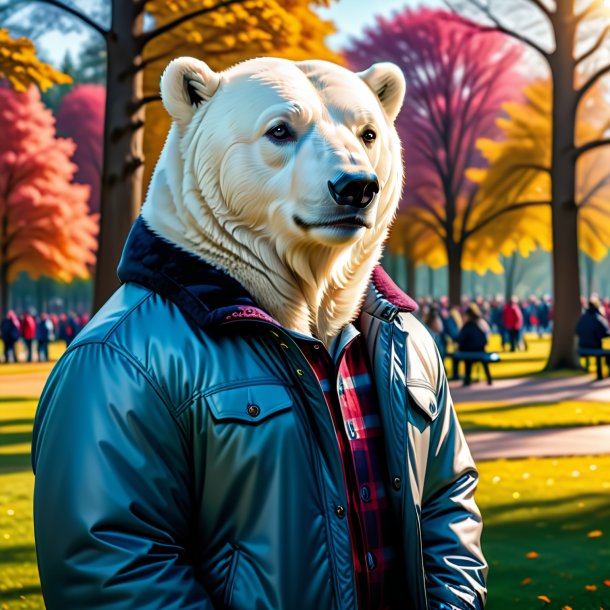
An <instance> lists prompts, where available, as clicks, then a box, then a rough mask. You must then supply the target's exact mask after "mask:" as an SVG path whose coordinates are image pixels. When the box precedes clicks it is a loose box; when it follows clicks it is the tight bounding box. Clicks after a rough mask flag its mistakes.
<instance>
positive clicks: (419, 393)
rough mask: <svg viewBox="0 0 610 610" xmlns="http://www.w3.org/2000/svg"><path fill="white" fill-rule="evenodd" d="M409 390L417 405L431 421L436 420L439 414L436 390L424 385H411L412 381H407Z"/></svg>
mask: <svg viewBox="0 0 610 610" xmlns="http://www.w3.org/2000/svg"><path fill="white" fill-rule="evenodd" d="M407 390H408V391H409V395H410V396H411V399H412V400H413V402H414V403H415V405H416V406H417V407H418V408H419V409H420V410H421V411H423V412H424V413H425V414H426V415H427V416H428V417H429V418H430V420H431V421H434V420H435V419H436V418H437V416H438V404H437V402H436V394H435V393H434V391H433V390H432V389H431V388H428V387H424V386H422V385H415V384H414V385H411V384H410V383H407Z"/></svg>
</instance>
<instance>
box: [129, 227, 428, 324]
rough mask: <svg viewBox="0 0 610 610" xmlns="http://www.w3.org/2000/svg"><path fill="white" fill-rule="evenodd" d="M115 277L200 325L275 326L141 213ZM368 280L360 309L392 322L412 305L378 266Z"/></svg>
mask: <svg viewBox="0 0 610 610" xmlns="http://www.w3.org/2000/svg"><path fill="white" fill-rule="evenodd" d="M118 276H119V279H120V281H121V283H125V282H135V283H136V284H140V285H142V286H144V287H146V288H149V289H150V290H152V291H153V292H156V293H157V294H159V295H161V296H162V297H164V298H167V299H168V300H170V301H172V302H173V303H175V304H176V305H177V306H178V307H179V308H180V309H181V310H183V311H184V312H186V313H188V314H189V315H190V316H191V317H192V318H194V320H195V321H196V322H197V323H198V324H199V325H200V326H202V327H208V326H210V325H214V324H221V323H225V322H231V321H236V320H248V319H250V320H252V319H258V320H263V321H265V322H269V323H271V324H275V325H277V326H279V325H280V324H279V322H277V321H276V320H274V319H273V318H272V317H271V316H270V315H269V314H267V313H266V312H265V311H263V310H262V309H261V308H260V307H258V306H257V305H256V303H255V301H254V299H253V298H252V297H251V296H250V294H249V293H248V292H247V291H246V289H245V288H244V287H243V286H242V285H241V284H240V283H239V282H237V281H236V280H234V279H233V278H232V277H230V276H229V275H227V274H226V273H225V272H224V271H222V270H220V269H218V268H216V267H214V266H213V265H211V264H210V263H208V262H206V261H204V260H203V259H202V258H200V257H198V256H196V255H194V254H191V253H190V252H187V251H186V250H183V249H182V248H179V247H178V246H176V245H174V244H172V243H171V242H169V241H167V240H165V239H164V238H162V237H160V236H159V235H157V234H156V233H154V232H153V231H152V230H151V229H150V228H149V227H148V225H147V224H146V222H145V221H144V219H143V218H142V217H141V216H140V217H138V219H137V220H136V222H135V223H134V225H133V227H132V229H131V231H130V233H129V236H128V238H127V242H126V244H125V248H124V250H123V255H122V257H121V261H120V263H119V268H118ZM371 280H372V281H371V285H370V286H369V290H368V293H367V295H366V298H365V302H364V306H363V310H364V311H367V312H368V313H370V314H371V315H373V316H376V317H380V318H382V319H384V320H392V319H393V318H394V317H395V316H396V315H397V314H398V312H400V311H415V310H416V309H417V305H416V303H415V302H414V301H413V299H411V298H410V297H408V296H407V295H406V294H404V293H403V292H402V291H401V290H400V288H398V286H396V284H395V283H394V282H393V281H392V280H391V279H390V277H389V276H388V274H387V273H386V272H385V271H384V270H383V268H382V267H381V266H380V265H377V266H376V267H375V270H374V271H373V275H372V278H371Z"/></svg>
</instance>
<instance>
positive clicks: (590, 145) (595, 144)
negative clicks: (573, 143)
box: [574, 138, 610, 159]
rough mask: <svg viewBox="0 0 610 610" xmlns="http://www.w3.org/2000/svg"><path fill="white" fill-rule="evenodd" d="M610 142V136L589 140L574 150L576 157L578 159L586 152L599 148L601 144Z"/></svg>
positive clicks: (604, 144) (605, 144)
mask: <svg viewBox="0 0 610 610" xmlns="http://www.w3.org/2000/svg"><path fill="white" fill-rule="evenodd" d="M608 144H610V138H602V139H601V140H592V141H591V142H587V143H586V144H583V145H582V146H579V147H578V148H576V149H575V150H574V157H575V158H576V159H578V157H580V156H581V155H583V154H584V153H586V152H588V151H590V150H594V149H596V148H599V147H600V146H607V145H608Z"/></svg>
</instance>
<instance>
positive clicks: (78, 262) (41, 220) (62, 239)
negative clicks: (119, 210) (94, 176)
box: [0, 86, 98, 315]
mask: <svg viewBox="0 0 610 610" xmlns="http://www.w3.org/2000/svg"><path fill="white" fill-rule="evenodd" d="M0 133H1V134H2V137H1V138H0V314H2V315H4V313H5V312H6V310H7V308H8V301H9V286H10V284H11V282H12V281H13V280H14V279H15V277H16V276H17V274H18V273H20V272H22V271H26V272H27V273H29V274H30V275H31V276H32V277H33V278H37V277H39V276H41V275H46V276H49V277H52V278H55V279H59V280H63V281H70V280H72V279H73V278H74V277H82V278H84V277H87V276H88V275H89V268H88V265H92V264H93V263H94V262H95V256H94V251H95V248H96V245H97V244H96V235H97V231H98V223H97V216H94V215H91V214H90V213H89V209H88V206H87V199H88V196H89V187H87V186H84V185H81V184H73V183H72V177H73V176H74V172H75V171H76V169H77V168H76V165H74V163H72V162H71V161H70V157H71V156H72V154H73V153H74V149H75V145H74V143H73V142H72V141H70V140H65V139H61V138H56V137H55V119H54V118H53V115H52V113H51V111H50V110H48V109H46V108H45V107H44V105H43V104H42V102H41V101H40V93H39V91H38V89H36V88H35V87H33V86H32V87H30V88H29V89H28V91H26V92H25V93H16V92H15V91H12V90H10V89H0Z"/></svg>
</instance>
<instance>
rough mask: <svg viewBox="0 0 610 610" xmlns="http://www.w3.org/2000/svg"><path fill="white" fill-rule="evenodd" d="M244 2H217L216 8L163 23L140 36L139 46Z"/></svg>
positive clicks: (230, 0)
mask: <svg viewBox="0 0 610 610" xmlns="http://www.w3.org/2000/svg"><path fill="white" fill-rule="evenodd" d="M246 1H247V0H224V1H223V2H219V3H218V4H217V5H216V6H209V7H207V8H200V9H197V10H196V11H191V12H190V13H187V14H186V15H181V16H180V17H178V18H177V19H174V20H173V21H169V22H168V23H164V24H163V25H160V26H159V27H158V28H156V29H154V30H150V31H149V32H144V33H143V34H142V35H141V36H140V43H141V46H142V47H144V45H146V44H147V43H149V42H150V41H151V40H154V39H155V38H157V37H159V36H161V35H162V34H165V33H166V32H169V31H171V30H173V29H174V28H177V27H178V26H179V25H181V24H183V23H186V22H187V21H190V20H191V19H194V18H195V17H200V16H201V15H206V14H209V13H213V12H215V11H217V10H218V9H221V8H225V7H227V6H231V5H232V4H243V3H244V2H246Z"/></svg>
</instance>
